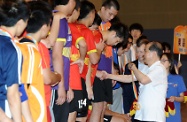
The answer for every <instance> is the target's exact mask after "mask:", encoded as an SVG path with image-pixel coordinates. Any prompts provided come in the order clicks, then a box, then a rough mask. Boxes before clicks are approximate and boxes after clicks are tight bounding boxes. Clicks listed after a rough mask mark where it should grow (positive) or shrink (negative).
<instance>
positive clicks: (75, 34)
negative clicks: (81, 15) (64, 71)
mask: <svg viewBox="0 0 187 122" xmlns="http://www.w3.org/2000/svg"><path fill="white" fill-rule="evenodd" d="M69 27H70V30H71V34H72V45H71V56H70V61H71V62H74V61H76V60H78V59H79V58H80V53H79V49H78V48H79V47H78V43H79V41H80V40H83V39H84V37H83V36H82V34H81V32H80V30H79V29H78V28H77V27H76V23H69ZM69 86H70V88H71V89H73V90H82V85H81V75H80V73H79V66H78V65H77V64H74V65H70V79H69Z"/></svg>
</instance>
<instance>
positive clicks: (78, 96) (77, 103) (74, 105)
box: [69, 90, 84, 113]
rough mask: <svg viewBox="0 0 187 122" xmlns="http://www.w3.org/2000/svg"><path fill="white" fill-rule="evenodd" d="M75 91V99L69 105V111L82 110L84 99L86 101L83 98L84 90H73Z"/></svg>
mask: <svg viewBox="0 0 187 122" xmlns="http://www.w3.org/2000/svg"><path fill="white" fill-rule="evenodd" d="M73 92H74V98H73V100H72V101H71V102H70V105H69V112H70V113H71V112H74V111H76V112H81V111H82V109H83V105H82V104H81V103H83V102H82V101H84V99H83V91H82V90H73Z"/></svg>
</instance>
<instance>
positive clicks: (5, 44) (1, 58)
mask: <svg viewBox="0 0 187 122" xmlns="http://www.w3.org/2000/svg"><path fill="white" fill-rule="evenodd" d="M13 41H14V38H13V37H12V36H11V34H9V33H8V32H7V31H6V30H3V29H0V70H1V72H0V108H1V109H2V110H3V111H4V112H5V113H6V114H7V115H8V116H9V117H10V116H11V113H10V109H9V107H8V101H7V88H8V87H11V86H12V85H14V84H18V83H19V82H20V75H21V63H22V57H21V51H20V50H19V48H18V47H17V46H16V45H15V43H14V42H13ZM13 74H14V75H13Z"/></svg>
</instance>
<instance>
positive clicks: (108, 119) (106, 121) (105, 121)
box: [103, 115, 112, 122]
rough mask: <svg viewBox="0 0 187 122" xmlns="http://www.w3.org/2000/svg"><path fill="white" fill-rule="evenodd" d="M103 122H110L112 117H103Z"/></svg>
mask: <svg viewBox="0 0 187 122" xmlns="http://www.w3.org/2000/svg"><path fill="white" fill-rule="evenodd" d="M103 119H104V122H110V121H111V119H112V116H110V115H104V118H103Z"/></svg>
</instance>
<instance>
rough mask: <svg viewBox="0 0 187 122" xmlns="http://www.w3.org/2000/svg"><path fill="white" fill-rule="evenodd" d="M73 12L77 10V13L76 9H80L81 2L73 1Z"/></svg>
mask: <svg viewBox="0 0 187 122" xmlns="http://www.w3.org/2000/svg"><path fill="white" fill-rule="evenodd" d="M75 3H76V4H75V10H77V11H78V9H79V8H80V7H81V2H80V0H75Z"/></svg>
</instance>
